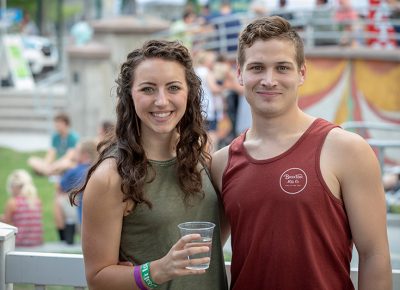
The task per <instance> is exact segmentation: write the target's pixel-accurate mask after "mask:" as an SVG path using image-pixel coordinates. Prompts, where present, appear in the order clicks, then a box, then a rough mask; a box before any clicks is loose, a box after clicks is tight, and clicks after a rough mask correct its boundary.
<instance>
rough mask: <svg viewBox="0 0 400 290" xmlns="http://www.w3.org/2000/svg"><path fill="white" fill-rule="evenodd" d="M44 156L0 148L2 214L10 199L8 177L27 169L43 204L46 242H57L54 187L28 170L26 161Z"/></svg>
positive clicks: (39, 153)
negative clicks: (7, 184) (54, 217)
mask: <svg viewBox="0 0 400 290" xmlns="http://www.w3.org/2000/svg"><path fill="white" fill-rule="evenodd" d="M33 154H35V155H39V156H43V155H44V154H45V152H30V153H25V152H17V151H14V150H12V149H8V148H2V147H0V192H1V194H0V213H3V212H4V205H5V203H6V201H7V199H8V197H9V196H8V193H7V190H6V182H7V177H8V175H9V174H10V173H11V172H12V171H13V170H15V169H26V170H28V172H30V173H31V174H32V177H33V180H34V183H35V185H36V187H37V189H38V194H39V196H40V198H41V200H42V204H43V223H44V240H45V242H51V241H57V240H58V236H57V231H56V229H55V225H54V219H53V197H54V187H55V185H54V184H53V183H50V182H49V181H48V179H47V177H42V176H37V175H35V174H33V173H32V171H31V170H30V169H29V168H28V166H27V164H26V161H27V160H28V158H29V156H31V155H33Z"/></svg>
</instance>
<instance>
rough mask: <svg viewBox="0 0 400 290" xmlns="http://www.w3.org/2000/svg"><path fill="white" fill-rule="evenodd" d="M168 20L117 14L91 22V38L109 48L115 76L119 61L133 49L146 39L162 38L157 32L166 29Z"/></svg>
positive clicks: (122, 60) (119, 64) (124, 58)
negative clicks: (92, 32)
mask: <svg viewBox="0 0 400 290" xmlns="http://www.w3.org/2000/svg"><path fill="white" fill-rule="evenodd" d="M169 25H170V23H169V22H168V21H165V20H162V19H158V18H152V17H151V16H146V17H140V16H137V17H135V16H118V17H114V18H106V19H101V20H98V21H93V22H91V26H92V28H93V30H94V35H93V40H94V41H96V42H99V43H102V44H105V45H107V46H108V47H109V48H110V50H111V63H112V68H113V71H114V73H115V76H117V74H118V72H119V69H120V66H121V63H122V62H124V61H125V60H126V56H127V55H128V53H129V52H131V51H132V50H133V49H135V48H137V47H139V46H140V45H142V43H143V42H144V41H146V40H149V39H152V38H162V36H161V34H157V33H159V32H161V31H163V30H166V29H168V27H169Z"/></svg>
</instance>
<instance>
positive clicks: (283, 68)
mask: <svg viewBox="0 0 400 290" xmlns="http://www.w3.org/2000/svg"><path fill="white" fill-rule="evenodd" d="M288 69H289V68H288V67H287V66H284V65H280V66H278V71H287V70H288Z"/></svg>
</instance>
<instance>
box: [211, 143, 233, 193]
mask: <svg viewBox="0 0 400 290" xmlns="http://www.w3.org/2000/svg"><path fill="white" fill-rule="evenodd" d="M229 146H230V145H228V146H225V147H223V148H221V149H219V150H218V151H216V152H214V154H213V156H212V160H211V176H212V179H213V183H214V185H215V186H216V187H217V188H218V190H219V191H221V188H222V175H223V173H224V171H225V168H226V165H227V163H228V157H229Z"/></svg>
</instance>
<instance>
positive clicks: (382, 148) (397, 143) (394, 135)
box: [341, 121, 400, 173]
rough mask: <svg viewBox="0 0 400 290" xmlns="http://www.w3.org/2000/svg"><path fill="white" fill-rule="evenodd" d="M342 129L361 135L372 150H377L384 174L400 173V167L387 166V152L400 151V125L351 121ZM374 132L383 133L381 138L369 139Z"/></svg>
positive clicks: (343, 125) (342, 125)
mask: <svg viewBox="0 0 400 290" xmlns="http://www.w3.org/2000/svg"><path fill="white" fill-rule="evenodd" d="M341 127H342V128H343V129H345V130H349V131H353V132H355V133H357V134H359V135H360V136H362V137H363V138H365V140H366V141H367V142H368V144H369V145H370V146H371V147H372V148H374V149H376V151H377V157H378V160H379V164H380V166H381V170H382V172H383V173H386V172H392V173H400V172H398V171H399V170H400V167H399V166H386V164H385V157H387V150H389V149H397V150H398V149H400V125H398V124H391V123H383V122H368V121H351V122H345V123H343V124H341ZM372 131H375V132H377V131H380V132H382V133H381V134H380V136H381V137H379V138H377V137H375V138H370V137H368V134H369V133H371V132H372ZM396 153H398V152H396Z"/></svg>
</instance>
